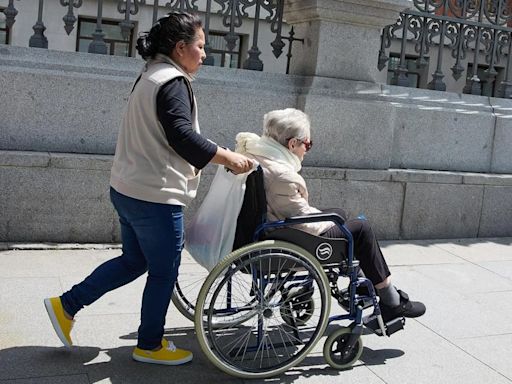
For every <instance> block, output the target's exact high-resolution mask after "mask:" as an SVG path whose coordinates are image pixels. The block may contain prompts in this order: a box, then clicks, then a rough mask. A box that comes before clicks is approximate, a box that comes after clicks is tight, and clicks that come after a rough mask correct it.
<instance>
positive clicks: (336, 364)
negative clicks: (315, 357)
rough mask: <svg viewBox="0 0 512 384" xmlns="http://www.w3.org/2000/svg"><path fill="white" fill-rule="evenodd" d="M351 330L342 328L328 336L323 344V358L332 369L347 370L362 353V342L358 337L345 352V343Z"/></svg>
mask: <svg viewBox="0 0 512 384" xmlns="http://www.w3.org/2000/svg"><path fill="white" fill-rule="evenodd" d="M351 332H352V331H351V329H350V328H347V327H342V328H339V329H337V330H336V331H334V332H333V333H331V334H330V335H329V337H328V338H327V340H325V344H324V358H325V360H326V361H327V363H328V364H329V365H330V366H331V367H332V368H334V369H338V370H343V369H348V368H350V367H351V366H352V365H354V363H355V362H356V361H357V360H359V358H360V357H361V354H362V353H363V341H362V339H361V336H358V339H357V341H356V344H355V345H354V347H353V348H352V349H351V350H349V351H348V350H347V348H346V347H347V343H348V339H349V336H350V334H351Z"/></svg>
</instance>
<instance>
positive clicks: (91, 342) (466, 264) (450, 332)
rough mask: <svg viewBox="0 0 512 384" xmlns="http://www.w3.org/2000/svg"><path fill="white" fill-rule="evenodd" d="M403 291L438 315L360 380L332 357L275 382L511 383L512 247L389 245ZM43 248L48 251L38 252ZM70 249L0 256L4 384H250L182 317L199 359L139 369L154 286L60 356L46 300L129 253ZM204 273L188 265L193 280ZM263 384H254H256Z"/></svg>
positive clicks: (380, 346) (122, 296) (173, 331)
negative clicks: (144, 303) (231, 372)
mask: <svg viewBox="0 0 512 384" xmlns="http://www.w3.org/2000/svg"><path fill="white" fill-rule="evenodd" d="M382 246H383V250H384V254H385V256H386V258H387V260H388V262H389V264H390V265H391V271H392V273H393V279H394V282H395V284H396V285H397V286H398V287H400V288H402V289H404V290H405V291H407V292H408V293H409V295H410V296H411V297H412V298H414V299H419V300H422V301H424V302H425V304H426V305H427V313H426V314H425V315H424V316H423V317H421V318H419V319H408V320H407V323H406V325H405V330H403V331H400V332H398V333H396V334H394V335H393V336H392V337H390V338H383V337H377V336H375V335H373V334H368V335H365V336H363V343H364V346H365V347H364V351H363V355H362V357H361V361H359V362H358V363H357V364H356V365H355V366H354V368H353V369H351V370H349V371H344V372H338V371H335V370H332V369H331V368H330V367H329V366H327V365H326V363H325V361H324V359H323V357H322V355H321V353H320V352H321V349H322V346H323V340H322V341H321V343H319V345H318V346H317V348H316V349H315V351H316V352H315V353H313V354H311V355H309V356H308V357H307V358H306V359H305V361H304V362H303V363H302V364H301V365H300V366H299V367H296V368H294V369H292V370H290V371H288V372H287V373H286V374H284V375H282V376H281V377H279V378H274V379H269V380H265V381H266V382H287V383H292V382H293V383H304V382H310V383H313V382H315V383H316V382H321V383H329V382H332V383H334V382H336V383H341V382H342V383H344V384H350V383H357V384H363V383H364V384H373V383H397V384H398V383H400V384H403V383H406V384H408V383H436V384H437V383H465V384H472V383H475V384H476V383H493V384H499V383H512V364H511V362H512V357H511V356H512V238H505V239H503V238H502V239H478V240H459V241H416V242H384V243H383V244H382ZM37 247H39V246H37ZM67 248H73V247H70V246H68V245H61V246H60V248H57V249H52V247H48V249H38V250H29V249H26V247H25V249H21V250H12V249H8V247H7V246H6V245H5V244H4V245H3V246H2V245H1V244H0V383H2V384H3V383H10V384H11V383H59V384H60V383H74V384H75V383H76V384H82V383H97V382H101V383H162V382H164V383H201V384H202V383H220V382H222V383H226V384H229V383H241V382H243V380H240V379H236V378H233V377H229V376H227V375H225V374H223V373H222V372H220V371H219V370H217V369H216V368H215V367H214V366H213V365H212V364H210V363H209V362H208V361H207V360H206V358H205V356H204V355H203V354H202V352H201V350H200V349H199V345H198V343H197V342H196V339H195V335H194V330H193V324H192V323H190V322H189V321H188V320H186V319H185V318H184V317H182V316H181V315H180V314H179V313H178V312H177V310H176V309H175V308H174V307H172V308H171V309H170V310H169V315H168V319H167V327H168V328H167V332H166V334H167V336H169V337H171V338H172V339H173V340H174V341H175V343H176V344H177V345H178V346H181V347H185V348H189V349H191V350H192V351H193V352H194V355H195V357H194V361H193V362H192V363H191V364H188V365H185V366H181V367H164V366H152V365H148V364H141V363H136V362H134V361H132V360H131V351H132V347H133V345H134V344H135V342H136V341H135V340H136V331H137V326H138V319H139V307H140V299H141V293H142V288H143V285H144V278H140V279H138V280H137V281H135V282H134V283H132V284H129V285H127V286H125V287H122V288H120V289H118V290H116V291H114V292H112V293H110V294H107V295H105V296H104V297H103V298H101V299H100V300H99V301H98V302H96V303H95V304H94V305H92V306H90V307H88V308H85V309H84V310H83V311H82V312H81V313H80V314H79V315H78V316H77V322H76V325H75V328H74V330H73V333H72V335H73V338H74V341H75V344H76V345H77V347H74V348H72V349H70V350H67V349H65V348H63V347H61V346H60V342H59V340H58V338H57V336H56V335H55V334H54V332H53V329H52V328H51V324H50V322H49V320H48V318H47V315H46V311H45V309H44V306H43V299H44V298H45V297H48V296H55V295H58V294H60V293H61V292H62V291H63V290H65V289H68V288H69V287H71V285H72V284H73V283H75V282H78V281H80V280H81V279H83V278H84V277H85V276H86V275H87V274H88V273H89V272H90V271H91V270H92V269H93V268H94V267H95V266H97V265H98V264H99V263H101V262H102V261H104V260H106V259H108V258H111V257H114V256H116V255H118V254H119V249H108V247H106V246H104V247H95V248H94V249H92V248H91V249H80V247H77V246H75V249H67ZM190 268H194V265H193V264H191V263H190V261H188V260H185V262H184V264H183V266H182V270H181V271H182V273H187V270H190ZM255 382H257V381H253V383H255Z"/></svg>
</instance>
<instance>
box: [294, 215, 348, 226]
mask: <svg viewBox="0 0 512 384" xmlns="http://www.w3.org/2000/svg"><path fill="white" fill-rule="evenodd" d="M320 221H332V222H333V223H335V224H337V225H338V226H340V225H343V224H345V219H344V218H343V217H341V216H340V215H338V214H337V213H312V214H310V215H304V216H292V217H287V218H286V219H284V223H285V224H304V223H317V222H320Z"/></svg>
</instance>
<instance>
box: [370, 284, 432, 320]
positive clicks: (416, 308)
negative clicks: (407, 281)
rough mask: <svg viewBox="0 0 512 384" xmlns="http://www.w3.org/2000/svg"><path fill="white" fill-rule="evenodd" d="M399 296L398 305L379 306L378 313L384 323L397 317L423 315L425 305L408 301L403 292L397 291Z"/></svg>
mask: <svg viewBox="0 0 512 384" xmlns="http://www.w3.org/2000/svg"><path fill="white" fill-rule="evenodd" d="M398 294H399V295H400V305H398V306H396V307H390V306H388V305H385V304H380V312H381V314H382V319H383V320H384V322H385V323H387V322H388V321H390V320H393V319H396V318H397V317H419V316H421V315H423V314H424V313H425V310H426V308H425V305H424V304H423V303H420V302H419V301H410V300H409V296H408V295H407V293H405V292H404V291H401V290H398Z"/></svg>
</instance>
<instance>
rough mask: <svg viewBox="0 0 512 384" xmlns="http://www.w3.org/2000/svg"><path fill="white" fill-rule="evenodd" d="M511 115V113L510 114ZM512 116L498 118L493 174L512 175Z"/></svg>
mask: <svg viewBox="0 0 512 384" xmlns="http://www.w3.org/2000/svg"><path fill="white" fill-rule="evenodd" d="M509 113H510V112H509ZM511 119H512V114H509V115H506V116H497V117H496V133H495V134H494V150H493V153H492V166H491V172H496V173H512V163H511V161H510V159H512V124H511V122H512V120H511Z"/></svg>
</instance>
